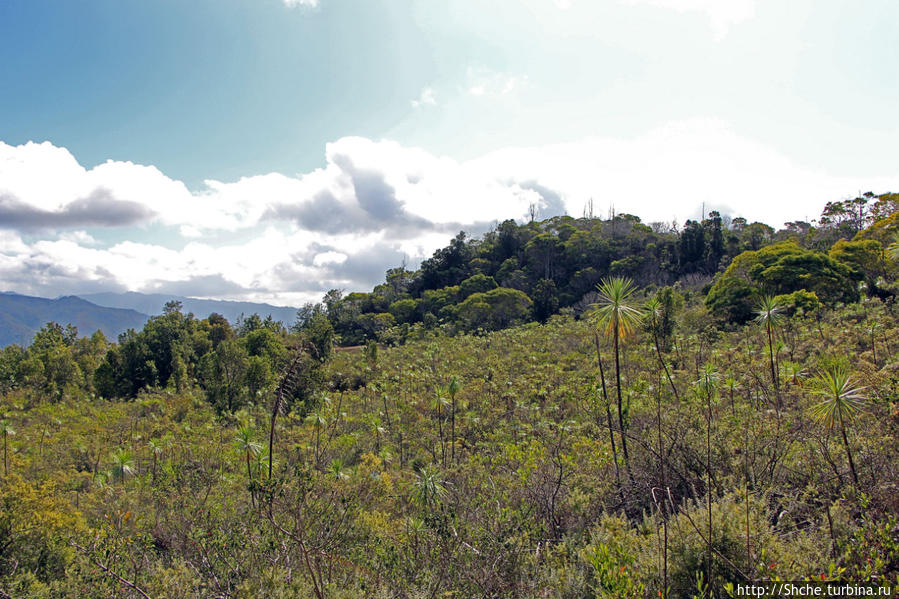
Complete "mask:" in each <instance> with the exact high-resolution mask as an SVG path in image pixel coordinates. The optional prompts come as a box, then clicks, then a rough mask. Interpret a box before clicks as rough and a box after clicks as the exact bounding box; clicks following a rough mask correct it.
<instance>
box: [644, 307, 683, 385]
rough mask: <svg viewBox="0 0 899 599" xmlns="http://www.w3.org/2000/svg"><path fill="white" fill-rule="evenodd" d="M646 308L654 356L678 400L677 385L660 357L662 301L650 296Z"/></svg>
mask: <svg viewBox="0 0 899 599" xmlns="http://www.w3.org/2000/svg"><path fill="white" fill-rule="evenodd" d="M644 308H645V310H646V320H647V325H648V328H649V330H650V332H651V333H652V342H653V345H654V346H655V349H656V357H658V359H659V364H661V365H662V368H663V369H664V370H665V376H666V377H668V384H669V385H671V390H672V391H673V392H674V398H675V399H677V400H678V401H680V394H678V392H677V386H675V384H674V381H673V380H672V379H671V373H670V372H668V365H667V364H665V360H664V359H663V358H662V349H661V347H660V344H659V332H658V330H659V322H660V321H661V320H662V316H663V314H662V302H660V301H659V298H657V297H651V298H649V299H648V300H646V304H645V305H644Z"/></svg>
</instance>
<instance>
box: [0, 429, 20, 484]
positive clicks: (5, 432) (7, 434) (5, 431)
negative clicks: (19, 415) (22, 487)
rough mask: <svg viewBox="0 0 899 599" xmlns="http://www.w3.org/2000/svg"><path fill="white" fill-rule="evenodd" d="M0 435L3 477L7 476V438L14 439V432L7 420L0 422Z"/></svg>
mask: <svg viewBox="0 0 899 599" xmlns="http://www.w3.org/2000/svg"><path fill="white" fill-rule="evenodd" d="M0 433H3V476H8V475H9V456H8V454H7V451H8V449H7V444H8V443H9V441H8V439H9V437H15V436H16V431H15V429H14V428H13V427H12V426H10V424H9V420H0Z"/></svg>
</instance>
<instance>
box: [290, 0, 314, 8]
mask: <svg viewBox="0 0 899 599" xmlns="http://www.w3.org/2000/svg"><path fill="white" fill-rule="evenodd" d="M318 2H319V0H284V5H285V6H289V7H291V8H293V7H295V6H302V7H306V8H317V7H318Z"/></svg>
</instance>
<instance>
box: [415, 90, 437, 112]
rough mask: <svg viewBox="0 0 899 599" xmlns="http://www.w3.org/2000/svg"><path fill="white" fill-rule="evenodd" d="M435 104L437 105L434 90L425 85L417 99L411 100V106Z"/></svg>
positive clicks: (418, 106)
mask: <svg viewBox="0 0 899 599" xmlns="http://www.w3.org/2000/svg"><path fill="white" fill-rule="evenodd" d="M427 105H430V106H436V105H437V95H436V94H435V93H434V90H433V89H432V88H430V87H426V88H424V89H423V90H421V94H420V95H419V96H418V98H417V99H415V100H412V108H421V107H422V106H427Z"/></svg>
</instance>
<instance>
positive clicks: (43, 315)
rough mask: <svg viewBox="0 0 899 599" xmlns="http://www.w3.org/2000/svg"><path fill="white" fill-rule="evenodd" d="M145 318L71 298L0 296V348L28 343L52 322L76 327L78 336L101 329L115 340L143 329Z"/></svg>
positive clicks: (133, 311) (135, 313)
mask: <svg viewBox="0 0 899 599" xmlns="http://www.w3.org/2000/svg"><path fill="white" fill-rule="evenodd" d="M147 318H149V317H148V316H147V315H146V314H141V313H140V312H137V311H135V310H125V309H120V308H108V307H104V306H98V305H96V304H92V303H91V302H89V301H86V300H84V299H82V298H80V297H76V296H74V295H71V296H67V297H60V298H57V299H47V298H43V297H31V296H28V295H18V294H15V293H0V347H3V346H7V345H10V344H12V343H17V344H19V345H28V344H30V343H31V339H32V338H33V337H34V334H35V333H36V332H37V331H38V330H40V328H41V327H42V326H44V324H46V323H47V322H49V321H51V320H52V321H54V322H58V323H59V324H62V325H66V324H73V325H75V326H76V327H78V333H79V334H80V335H92V334H93V333H94V331H97V330H100V331H103V334H104V335H106V337H107V338H109V339H110V340H112V341H114V340H115V339H116V338H118V336H119V333H123V332H125V331H126V330H128V329H132V328H133V329H140V328H142V327H143V326H144V324H145V323H146V322H147Z"/></svg>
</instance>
